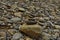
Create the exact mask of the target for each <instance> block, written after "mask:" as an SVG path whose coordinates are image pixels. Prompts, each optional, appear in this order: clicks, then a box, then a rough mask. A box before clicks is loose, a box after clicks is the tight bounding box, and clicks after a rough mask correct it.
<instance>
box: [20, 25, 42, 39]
mask: <svg viewBox="0 0 60 40" xmlns="http://www.w3.org/2000/svg"><path fill="white" fill-rule="evenodd" d="M19 29H20V31H22V32H23V33H25V34H26V35H28V36H30V37H32V38H39V37H40V33H41V32H42V28H41V26H39V25H26V24H24V25H22V26H21V27H20V28H19Z"/></svg>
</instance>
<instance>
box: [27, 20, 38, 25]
mask: <svg viewBox="0 0 60 40" xmlns="http://www.w3.org/2000/svg"><path fill="white" fill-rule="evenodd" d="M36 23H37V21H36V20H35V19H28V20H27V21H26V24H28V25H33V24H36Z"/></svg>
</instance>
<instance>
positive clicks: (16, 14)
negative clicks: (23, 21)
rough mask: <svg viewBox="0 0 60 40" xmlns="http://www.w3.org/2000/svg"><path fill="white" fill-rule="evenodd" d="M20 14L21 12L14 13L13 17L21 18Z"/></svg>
mask: <svg viewBox="0 0 60 40" xmlns="http://www.w3.org/2000/svg"><path fill="white" fill-rule="evenodd" d="M21 14H22V12H16V13H14V15H15V16H17V17H21Z"/></svg>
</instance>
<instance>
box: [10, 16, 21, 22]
mask: <svg viewBox="0 0 60 40" xmlns="http://www.w3.org/2000/svg"><path fill="white" fill-rule="evenodd" d="M11 21H12V22H19V21H21V18H18V17H13V18H12V19H11Z"/></svg>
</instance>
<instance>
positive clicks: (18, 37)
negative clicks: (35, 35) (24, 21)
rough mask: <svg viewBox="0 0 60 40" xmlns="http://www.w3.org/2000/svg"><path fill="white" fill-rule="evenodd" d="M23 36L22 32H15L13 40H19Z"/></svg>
mask: <svg viewBox="0 0 60 40" xmlns="http://www.w3.org/2000/svg"><path fill="white" fill-rule="evenodd" d="M22 37H23V35H22V34H21V33H15V34H14V35H13V38H12V39H13V40H19V39H20V38H22Z"/></svg>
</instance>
